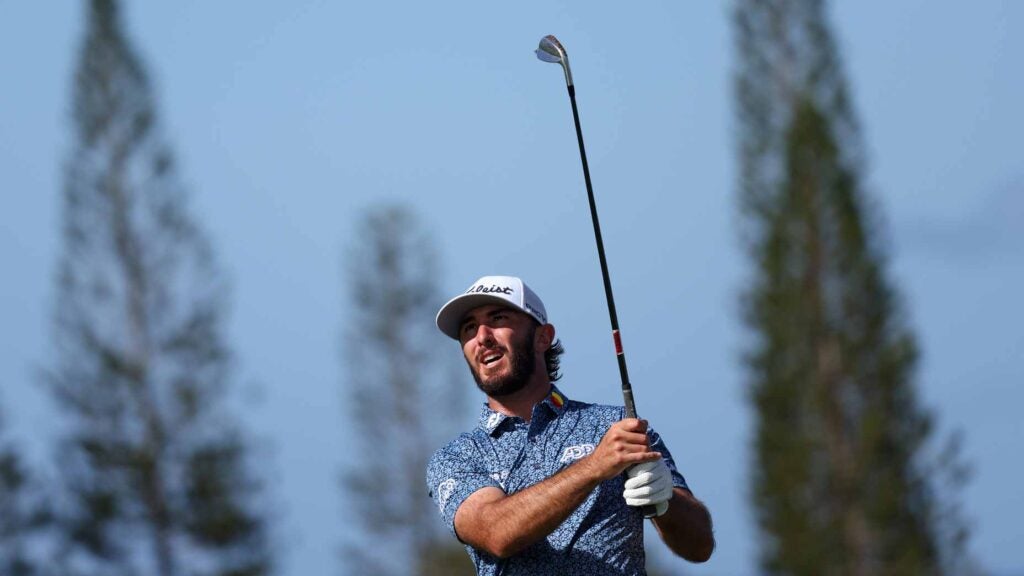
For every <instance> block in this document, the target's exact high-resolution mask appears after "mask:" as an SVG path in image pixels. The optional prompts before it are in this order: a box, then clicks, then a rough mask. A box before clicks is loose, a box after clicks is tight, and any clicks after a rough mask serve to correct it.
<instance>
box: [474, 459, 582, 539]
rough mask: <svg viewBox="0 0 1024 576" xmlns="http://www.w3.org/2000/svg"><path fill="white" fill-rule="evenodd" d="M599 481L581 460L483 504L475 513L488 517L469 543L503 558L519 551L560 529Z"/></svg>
mask: <svg viewBox="0 0 1024 576" xmlns="http://www.w3.org/2000/svg"><path fill="white" fill-rule="evenodd" d="M600 482H601V480H600V477H599V476H598V475H597V473H596V472H595V471H593V470H592V469H591V467H590V466H589V465H588V462H587V460H586V459H583V460H580V461H578V462H576V463H575V464H573V465H571V466H569V467H567V468H565V469H564V470H562V471H560V472H559V473H558V474H555V475H554V476H552V477H550V478H548V479H546V480H544V481H542V482H538V483H537V484H534V485H533V486H530V487H529V488H526V489H525V490H521V491H519V492H516V493H514V494H511V495H509V496H506V497H503V498H499V499H496V500H493V501H490V502H487V503H486V504H483V505H482V506H481V509H480V510H479V514H478V515H476V518H477V519H487V521H486V523H479V522H478V523H477V525H476V526H475V532H476V533H477V534H478V535H479V539H478V540H479V542H470V541H468V540H467V542H468V543H469V544H472V545H475V546H477V547H480V548H483V549H485V550H487V551H488V552H490V553H491V554H493V555H495V556H498V557H501V558H506V557H508V556H511V555H513V554H516V553H517V552H519V551H521V550H523V549H525V548H526V547H528V546H530V545H531V544H533V543H535V542H537V541H539V540H541V539H542V538H545V537H546V536H547V535H548V534H550V533H551V532H553V531H554V530H555V528H558V526H560V525H561V524H562V522H565V519H566V518H568V517H569V515H571V514H572V513H573V511H574V510H576V508H578V507H579V506H580V504H582V503H583V502H584V501H585V500H586V499H587V496H588V495H589V494H590V493H591V492H592V491H593V490H594V488H596V487H597V485H598V484H599V483H600ZM496 518H501V521H500V522H497V521H494V519H496ZM473 539H474V540H477V538H473Z"/></svg>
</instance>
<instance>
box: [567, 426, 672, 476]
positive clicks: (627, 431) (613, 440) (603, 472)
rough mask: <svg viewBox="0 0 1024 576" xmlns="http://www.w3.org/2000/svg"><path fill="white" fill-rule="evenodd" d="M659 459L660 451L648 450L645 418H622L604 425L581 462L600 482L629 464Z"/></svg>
mask: <svg viewBox="0 0 1024 576" xmlns="http://www.w3.org/2000/svg"><path fill="white" fill-rule="evenodd" d="M660 460H661V452H658V451H657V450H651V447H650V446H649V445H648V443H647V421H646V420H638V419H636V418H625V419H623V420H619V421H618V422H616V423H614V424H612V425H611V427H609V428H608V431H607V432H605V435H604V437H603V438H601V442H600V443H599V444H598V445H597V448H595V449H594V452H593V453H592V454H591V455H590V456H587V457H586V459H585V460H584V461H585V462H586V465H587V466H588V467H589V468H590V469H591V470H592V471H593V473H594V474H596V475H597V477H598V478H599V479H600V480H602V481H603V480H608V479H609V478H614V477H616V476H618V475H619V474H622V472H623V471H624V470H626V469H627V468H629V467H630V466H634V465H636V464H643V463H644V462H654V461H660ZM584 461H581V462H580V463H581V464H583V463H584Z"/></svg>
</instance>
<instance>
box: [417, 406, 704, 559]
mask: <svg viewBox="0 0 1024 576" xmlns="http://www.w3.org/2000/svg"><path fill="white" fill-rule="evenodd" d="M624 413H625V410H624V409H623V408H622V407H621V406H603V405H598V404H586V403H583V402H576V401H574V400H568V399H566V398H565V396H564V395H563V394H562V393H561V391H559V390H558V389H557V388H555V387H552V392H551V394H550V395H549V396H548V397H547V398H546V399H545V400H544V401H543V402H541V403H539V404H537V405H536V406H534V407H533V414H532V417H531V420H530V422H525V421H523V420H522V419H521V418H519V417H515V416H505V415H504V414H500V413H498V412H495V411H493V410H491V409H490V408H489V407H488V406H487V404H486V403H484V407H483V410H482V412H481V414H480V421H479V424H478V425H477V427H476V428H474V429H473V430H472V431H471V432H466V433H463V434H461V435H459V437H458V438H456V439H454V440H452V441H451V442H449V443H448V445H446V446H445V447H443V448H441V449H440V450H438V451H437V452H435V453H434V456H433V457H432V458H431V459H430V463H429V464H428V466H427V488H428V490H429V491H430V495H431V497H432V498H433V499H434V503H435V504H437V507H438V509H439V510H440V512H441V518H442V519H443V521H444V522H445V524H446V525H447V526H448V529H449V530H451V531H452V533H453V534H454V533H455V511H456V510H458V508H459V506H460V505H461V504H462V503H463V502H464V501H465V500H466V498H467V497H469V495H470V494H472V493H473V492H476V491H477V490H479V489H481V488H484V487H486V486H494V487H496V488H500V489H501V490H503V491H504V492H505V493H506V494H514V493H516V492H518V491H520V490H523V489H525V488H528V487H529V486H532V485H534V484H536V483H538V482H540V481H542V480H544V479H546V478H548V477H550V476H552V475H554V474H555V473H556V472H558V471H559V470H561V469H562V468H565V467H566V466H569V465H570V464H572V463H573V462H575V461H576V460H579V459H580V458H583V457H584V456H586V455H588V454H590V453H591V452H593V451H594V448H595V447H596V446H597V445H598V443H599V442H600V441H601V438H602V437H604V434H605V432H607V431H608V428H609V427H610V426H611V425H612V424H613V423H615V422H617V421H619V420H621V419H622V418H624V417H625V416H624ZM648 435H649V437H650V442H651V447H652V448H654V449H655V450H657V451H659V452H661V454H662V455H663V456H664V459H665V463H666V464H667V465H668V467H669V470H670V471H671V472H672V481H673V484H674V485H675V486H678V487H681V488H686V487H687V486H686V481H685V480H684V479H683V476H682V475H681V474H680V473H679V471H678V470H677V469H676V466H675V463H674V462H673V460H672V455H671V454H670V453H669V451H668V448H666V447H665V443H664V442H663V441H662V440H661V437H660V436H658V434H657V433H656V432H654V431H653V430H649V431H648ZM624 483H625V475H624V474H620V475H619V476H617V477H615V478H611V479H609V480H606V481H604V482H602V483H601V484H600V485H598V487H597V488H595V489H594V490H593V492H591V493H590V495H589V496H588V497H587V499H586V500H585V501H584V502H583V504H581V505H580V506H579V508H577V509H576V510H575V511H574V512H573V513H572V514H571V515H570V516H569V517H568V518H567V519H566V520H565V522H563V523H562V525H561V526H559V527H558V528H556V529H555V531H554V532H552V533H551V534H549V535H548V536H547V538H545V539H543V540H540V541H538V542H536V543H534V544H533V545H532V546H530V547H529V548H527V549H525V550H523V551H522V552H520V553H519V554H517V555H515V556H513V557H511V558H507V559H504V560H502V559H500V558H498V557H496V556H492V555H491V554H488V553H487V552H485V551H483V550H477V549H476V548H473V547H471V546H466V551H467V552H469V555H470V557H471V558H472V560H473V563H474V564H475V565H476V570H477V573H478V574H480V575H486V576H491V575H499V574H500V575H502V576H511V575H519V574H522V575H527V574H529V575H543V574H558V575H560V576H563V575H566V574H588V575H590V574H594V575H602V574H616V575H620V574H632V575H637V574H641V575H642V574H645V571H644V545H643V515H642V513H641V512H640V510H639V509H638V508H634V507H631V506H627V505H626V501H625V499H624V498H623V497H622V490H623V488H624V486H623V485H624ZM494 521H495V522H501V518H495V519H494Z"/></svg>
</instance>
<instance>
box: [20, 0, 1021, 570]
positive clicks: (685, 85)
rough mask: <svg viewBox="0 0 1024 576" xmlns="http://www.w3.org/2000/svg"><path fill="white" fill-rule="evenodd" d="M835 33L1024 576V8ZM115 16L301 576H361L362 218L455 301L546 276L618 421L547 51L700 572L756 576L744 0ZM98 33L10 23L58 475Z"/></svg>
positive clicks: (263, 8) (920, 328)
mask: <svg viewBox="0 0 1024 576" xmlns="http://www.w3.org/2000/svg"><path fill="white" fill-rule="evenodd" d="M831 13H832V22H833V24H834V26H835V29H836V31H837V34H838V38H839V44H840V46H841V48H842V50H843V56H844V58H845V63H846V70H847V75H848V78H849V80H850V82H851V85H852V88H853V93H854V97H855V105H856V110H857V111H858V114H859V118H860V120H861V125H862V128H863V131H864V136H865V140H866V142H867V152H868V154H867V160H868V169H869V172H868V187H869V190H870V192H871V194H872V198H873V200H874V202H875V203H876V204H877V206H878V207H879V208H880V210H881V212H882V214H883V215H884V221H885V226H884V232H883V233H884V234H885V241H886V243H887V245H888V246H889V247H890V248H891V261H890V267H889V272H890V278H891V279H892V280H893V281H894V282H896V283H897V284H898V286H899V289H900V290H901V293H902V295H903V298H904V301H905V304H906V308H905V311H906V314H907V319H908V321H909V323H910V324H911V326H912V327H913V328H914V329H915V331H916V333H917V335H918V337H919V343H920V344H921V347H922V349H923V357H922V362H921V365H920V370H919V372H918V376H919V377H918V381H919V384H920V390H921V396H922V398H923V400H924V402H925V403H926V404H927V405H929V406H930V407H932V408H934V409H935V410H936V412H937V415H938V417H939V422H940V429H941V430H942V431H943V432H945V431H949V430H951V429H961V430H963V432H964V433H965V434H966V445H965V448H966V455H967V457H968V459H969V461H970V462H971V463H972V464H973V465H974V468H975V476H974V479H973V481H972V483H971V484H970V485H969V487H968V489H967V490H966V492H965V503H966V511H967V513H968V516H969V518H970V519H971V520H972V522H973V525H974V529H975V532H974V539H973V542H972V546H971V550H972V552H973V553H974V554H975V555H976V556H977V557H978V558H979V560H981V562H982V563H983V565H984V566H986V567H988V568H989V569H991V570H992V571H993V572H994V573H997V574H1022V573H1024V554H1022V553H1021V551H1020V543H1021V542H1024V525H1022V524H1021V523H1020V522H1019V521H1018V519H1019V518H1020V516H1021V515H1022V514H1024V495H1022V491H1021V490H1020V488H1019V478H1020V477H1021V474H1022V471H1024V470H1022V465H1021V464H1020V458H1019V457H1014V456H1012V454H1015V453H1019V452H1020V446H1021V445H1024V429H1022V425H1021V422H1022V418H1021V417H1020V416H1019V414H1018V412H1019V407H1020V406H1021V405H1024V387H1022V386H1021V385H1022V384H1024V335H1022V334H1024V331H1022V330H1021V329H1020V327H1019V326H1020V321H1021V320H1022V318H1024V314H1022V305H1021V304H1020V302H1019V295H1020V294H1021V293H1022V292H1024V258H1022V256H1021V246H1022V245H1024V232H1022V230H1024V227H1022V226H1021V224H1020V222H1021V221H1022V217H1024V156H1022V153H1021V151H1022V150H1024V145H1022V142H1021V136H1020V130H1021V127H1022V126H1024V123H1022V115H1021V112H1020V111H1019V106H1020V103H1021V102H1024V75H1022V74H1021V73H1020V56H1021V55H1022V54H1024V36H1022V35H1021V34H1019V33H1011V32H1019V30H1021V29H1022V27H1024V4H1022V3H1018V2H1011V1H1005V2H996V1H991V0H983V1H976V2H971V3H958V2H924V1H908V2H899V3H891V2H879V1H870V2H846V3H842V5H837V6H835V7H833V9H832V12H831ZM123 15H124V23H125V24H126V27H127V29H128V33H129V34H130V37H131V39H132V40H133V43H134V46H135V48H136V50H137V51H138V52H139V53H140V54H141V56H142V58H143V60H144V62H145V63H146V65H147V67H148V70H149V72H150V74H151V76H152V79H153V81H154V86H155V88H156V90H157V91H158V94H159V113H160V117H161V119H162V123H163V128H164V129H165V131H166V134H167V137H168V139H169V141H170V142H171V144H172V146H173V148H174V149H175V151H176V152H177V155H178V159H179V167H180V172H181V175H182V176H183V179H184V181H185V183H186V184H187V186H188V188H189V189H190V191H191V194H192V196H191V203H192V208H193V212H194V213H195V214H196V216H197V218H198V219H199V220H200V221H201V222H202V224H203V226H204V227H205V228H206V230H207V231H208V233H209V235H210V236H211V237H212V239H213V241H214V243H215V247H216V249H217V252H218V256H219V258H220V261H221V263H222V264H223V267H224V269H225V270H226V272H227V273H228V274H229V275H230V277H231V282H232V295H233V312H232V315H231V321H230V326H229V336H230V341H231V344H232V345H233V347H234V350H235V352H236V354H237V364H236V383H237V384H238V386H237V394H236V397H235V398H234V402H235V403H236V406H237V408H238V410H239V411H240V412H244V413H245V414H246V418H247V420H248V421H249V422H250V423H251V428H252V429H253V431H254V433H255V434H257V435H258V436H260V437H261V438H266V439H268V441H269V443H268V448H267V450H266V452H267V458H266V461H265V462H266V472H267V474H268V477H269V478H270V479H271V481H270V487H271V492H272V496H273V497H274V499H275V500H276V502H277V507H278V508H279V509H280V510H281V512H282V514H283V516H282V528H281V531H280V534H279V536H280V540H281V544H282V549H283V550H284V551H285V553H286V555H285V556H284V559H283V561H284V567H285V571H284V573H285V574H287V575H289V576H298V575H300V574H302V575H305V574H334V573H336V572H337V568H336V562H335V554H336V550H337V546H338V544H339V542H340V539H341V537H342V534H343V533H344V530H346V529H347V528H346V507H345V505H344V502H343V501H342V500H341V498H340V497H339V495H338V492H337V474H338V471H339V470H340V468H341V466H342V465H343V464H344V463H346V462H352V461H357V460H358V458H361V457H367V455H366V454H365V453H364V452H361V451H357V450H355V449H353V448H352V447H351V446H350V445H349V444H347V442H348V439H349V433H350V431H349V430H347V429H346V427H345V418H344V414H345V412H344V410H345V406H344V400H343V396H342V394H341V392H340V383H341V381H342V377H343V372H342V369H341V367H340V366H339V364H338V360H337V358H338V353H337V348H338V341H339V338H340V327H341V326H342V325H343V322H344V321H345V317H346V311H345V305H344V300H343V292H342V278H341V257H342V251H343V248H344V247H345V246H347V245H348V244H350V243H351V241H352V234H353V230H354V225H355V219H356V217H357V216H358V214H359V213H360V212H361V211H362V210H364V209H366V208H367V207H370V206H373V205H375V204H378V203H380V202H385V201H403V202H408V203H410V204H412V205H413V206H414V207H415V208H416V209H417V210H418V211H419V213H420V215H421V216H422V218H423V220H424V222H425V224H426V225H427V226H428V227H429V228H430V229H431V230H432V231H433V232H434V234H435V235H436V238H437V241H438V245H439V248H440V250H441V252H442V256H443V259H444V271H443V274H442V276H441V277H440V278H439V284H440V285H441V286H442V287H443V288H444V290H445V291H446V292H450V293H453V294H454V293H455V292H457V291H460V290H461V289H463V288H464V287H465V286H468V285H469V284H470V283H471V282H472V281H473V280H474V279H475V278H477V277H478V276H481V275H484V274H491V273H500V274H518V275H521V276H523V277H524V278H525V279H526V280H527V282H528V283H529V284H530V285H531V286H532V287H533V288H534V289H535V290H536V291H537V292H538V293H539V294H540V295H541V297H542V298H543V299H544V301H545V304H546V305H547V308H548V310H549V313H550V315H551V318H552V321H553V323H554V324H555V325H556V327H557V328H558V331H559V335H560V337H561V338H562V340H563V341H564V343H565V344H566V347H567V349H568V354H567V355H566V358H565V362H564V372H565V374H566V376H565V378H564V379H563V382H562V387H563V389H564V390H565V392H566V393H567V394H568V395H569V396H571V397H577V398H581V399H586V400H591V401H600V402H608V403H614V402H618V401H619V399H618V386H617V380H618V375H617V371H616V367H615V362H614V359H613V354H612V350H611V342H610V338H609V336H608V319H607V312H606V309H605V305H604V299H603V298H604V296H603V292H602V289H601V284H600V282H601V278H600V272H599V268H598V264H597V258H596V254H595V251H594V246H593V235H592V231H591V229H590V221H589V214H588V212H587V208H586V198H585V189H584V187H583V179H582V174H581V170H580V165H579V157H578V152H577V150H576V143H575V134H574V132H573V127H572V116H571V110H570V108H569V103H568V99H567V98H566V95H565V89H564V82H563V79H562V77H561V73H560V71H559V70H558V68H557V67H555V66H552V65H545V64H541V63H539V62H537V61H536V60H535V58H534V56H533V53H532V51H533V49H534V48H535V47H536V44H537V41H538V40H539V39H540V37H541V36H543V35H545V34H551V33H553V34H556V35H557V36H558V37H559V38H560V39H561V40H562V41H563V43H564V44H565V45H566V48H567V49H568V51H569V55H570V58H571V62H572V66H573V73H574V78H575V80H576V85H577V91H578V99H579V105H580V114H581V120H582V124H583V130H584V134H585V137H586V142H587V152H588V156H589V160H590V165H591V171H592V176H593V179H594V188H595V193H596V196H597V202H598V206H599V209H600V213H601V217H602V228H603V232H604V236H605V243H606V247H607V251H608V259H609V265H610V267H611V273H612V282H613V285H614V288H615V294H616V303H617V305H618V312H619V319H620V323H621V327H622V331H623V340H624V344H625V346H626V351H627V356H628V358H629V363H630V374H631V377H632V380H633V384H634V388H635V391H636V395H637V403H638V410H639V411H640V413H641V414H642V415H643V416H645V417H647V418H648V419H649V420H650V421H651V422H652V424H653V426H655V427H656V428H657V429H658V430H659V431H660V432H661V434H662V435H663V436H664V437H665V439H666V441H667V442H668V444H669V446H670V447H671V449H672V450H673V453H674V454H675V455H676V458H677V461H679V463H680V466H681V468H682V470H683V472H684V474H685V475H686V476H687V478H688V480H689V481H690V482H691V484H692V485H693V487H694V489H695V491H696V493H697V494H698V496H700V497H701V498H702V499H704V500H705V501H706V502H707V503H708V505H709V506H710V508H711V510H712V512H713V514H714V517H715V521H716V528H717V535H718V540H719V549H718V552H717V554H716V556H715V557H714V558H713V560H712V561H711V562H710V563H708V564H707V565H705V566H700V567H694V568H691V569H688V572H687V573H690V574H708V575H710V574H717V575H743V574H750V573H752V572H753V571H754V554H755V550H756V549H755V545H754V541H755V532H754V526H753V519H752V515H751V510H750V508H749V506H748V504H747V498H746V492H747V488H748V486H747V478H748V459H749V455H748V452H747V442H748V434H749V431H750V411H749V410H748V408H747V406H746V404H745V402H744V397H743V388H742V385H743V373H742V371H741V370H740V369H739V367H738V362H737V360H738V357H739V354H740V351H741V350H742V347H743V339H744V333H743V328H742V326H741V325H740V323H739V314H738V292H739V289H740V288H741V286H742V283H743V278H744V274H745V272H744V271H745V268H746V262H745V260H744V258H743V255H742V252H741V250H740V246H739V242H738V239H739V235H740V229H741V226H742V225H743V223H742V221H741V219H740V218H739V215H738V213H737V210H736V204H735V194H734V190H735V184H734V182H735V172H736V160H735V156H734V138H733V136H734V133H735V130H736V128H735V123H734V120H733V108H732V97H731V74H732V71H733V50H732V37H731V30H730V29H729V12H728V8H727V7H725V5H723V4H719V3H712V2H704V3H679V2H647V3H642V4H639V5H637V6H634V7H630V8H626V7H625V5H624V4H621V3H611V2H591V3H587V4H586V6H585V7H583V6H582V5H581V4H579V3H569V2H562V1H555V0H551V1H546V2H536V1H526V2H517V3H514V5H512V4H508V3H506V4H497V3H484V2H450V3H445V4H444V5H439V4H436V3H423V2H378V3H369V2H362V3H331V2H298V1H296V2H289V3H286V4H279V5H277V6H274V5H258V6H257V5H255V3H242V2H231V3H227V2H224V3H209V2H198V1H187V2H177V3H173V4H168V5H161V4H157V3H142V2H132V3H129V5H128V6H126V7H125V9H124V14H123ZM82 16H83V12H82V9H81V7H80V6H79V5H78V4H77V3H76V4H71V3H61V5H60V8H55V7H54V6H53V5H50V4H47V3H32V2H17V3H15V2H2V3H0V77H2V78H4V82H3V89H2V90H0V191H2V194H3V211H2V216H0V261H2V262H3V264H4V268H5V269H7V270H9V273H8V274H7V275H6V278H7V280H6V281H5V282H4V288H3V290H4V292H3V296H4V298H2V299H0V306H2V308H0V318H2V319H3V322H2V323H0V405H2V406H3V409H4V412H5V415H6V420H7V422H8V424H9V428H10V431H11V432H12V434H13V435H14V437H15V439H17V440H18V441H19V442H20V443H21V444H22V445H23V447H24V448H25V449H26V450H27V451H28V452H29V454H30V455H31V457H32V458H33V460H34V461H35V462H38V463H39V464H40V465H41V466H42V465H44V464H45V463H46V462H47V455H46V453H45V450H46V446H47V442H48V440H49V439H50V438H52V436H53V431H54V429H53V426H48V425H46V424H47V423H49V422H51V415H52V409H51V405H50V402H49V399H48V398H47V397H46V396H45V395H44V394H43V393H42V392H41V390H40V389H39V387H38V384H37V382H38V380H37V378H36V377H35V374H36V371H37V369H38V368H39V367H40V366H42V365H43V364H44V363H45V360H46V358H47V355H48V353H49V344H48V343H49V335H50V332H49V330H50V324H49V314H50V311H51V310H52V309H53V298H54V295H53V294H54V291H53V275H54V268H55V263H56V258H57V254H58V250H59V242H58V240H59V238H58V230H59V213H58V207H59V204H58V200H59V190H60V166H61V163H62V162H63V160H64V158H65V157H66V153H67V151H68V147H69V137H68V135H69V114H68V111H69V103H70V81H71V75H72V70H73V66H74V62H75V51H76V50H77V48H78V46H79V44H80V41H81V36H82V33H83V23H84V22H83V18H82ZM439 338H443V337H441V336H439ZM451 352H452V354H458V351H457V349H456V348H454V347H453V348H452V349H451ZM474 404H475V402H474ZM470 412H472V410H471V411H470ZM470 420H471V415H470V414H469V413H468V412H467V417H466V422H467V424H468V422H469V421H470ZM325 450H326V451H328V453H330V454H335V455H336V457H333V458H329V459H324V458H323V456H322V454H323V453H324V451H325Z"/></svg>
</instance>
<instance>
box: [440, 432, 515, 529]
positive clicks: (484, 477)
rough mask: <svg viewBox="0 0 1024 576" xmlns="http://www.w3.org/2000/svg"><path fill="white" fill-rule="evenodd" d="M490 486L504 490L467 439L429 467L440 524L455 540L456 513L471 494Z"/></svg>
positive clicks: (443, 451) (447, 448)
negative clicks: (445, 527)
mask: <svg viewBox="0 0 1024 576" xmlns="http://www.w3.org/2000/svg"><path fill="white" fill-rule="evenodd" d="M488 486H494V487H496V488H498V489H501V486H500V484H499V483H498V480H497V479H495V478H492V477H491V475H490V474H489V473H488V471H487V468H486V465H485V463H484V461H483V459H482V458H479V457H477V451H476V449H475V445H474V443H473V442H472V440H471V439H468V438H466V437H465V436H463V437H460V438H459V439H457V440H456V441H454V442H452V443H451V444H449V445H447V446H445V447H444V448H441V449H440V450H438V451H437V452H435V453H434V456H433V457H432V458H431V459H430V462H429V463H428V464H427V490H428V492H429V494H430V497H431V498H432V499H433V500H434V504H435V505H436V506H437V509H438V511H439V512H440V514H441V520H442V521H444V523H445V525H446V526H447V527H448V530H450V531H451V533H452V534H455V536H456V537H457V536H458V534H456V532H455V512H456V511H458V509H459V506H461V505H462V503H463V502H465V500H466V498H469V495H470V494H472V493H474V492H476V491H477V490H479V489H481V488H486V487H488Z"/></svg>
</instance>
